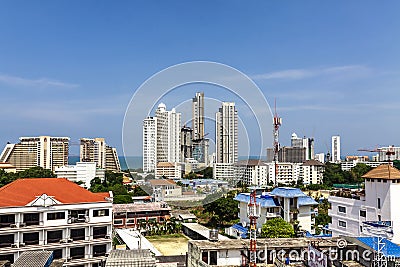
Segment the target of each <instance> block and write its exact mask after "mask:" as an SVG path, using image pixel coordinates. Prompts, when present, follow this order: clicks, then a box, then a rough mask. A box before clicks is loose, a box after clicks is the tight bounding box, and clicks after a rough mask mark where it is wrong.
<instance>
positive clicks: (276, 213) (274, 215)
mask: <svg viewBox="0 0 400 267" xmlns="http://www.w3.org/2000/svg"><path fill="white" fill-rule="evenodd" d="M280 216H281V214H280V213H279V212H267V213H266V214H265V217H266V218H276V217H280Z"/></svg>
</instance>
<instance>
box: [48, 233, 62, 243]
mask: <svg viewBox="0 0 400 267" xmlns="http://www.w3.org/2000/svg"><path fill="white" fill-rule="evenodd" d="M60 239H62V230H57V231H48V232H47V243H57V242H59V241H60Z"/></svg>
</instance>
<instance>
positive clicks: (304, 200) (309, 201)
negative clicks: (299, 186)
mask: <svg viewBox="0 0 400 267" xmlns="http://www.w3.org/2000/svg"><path fill="white" fill-rule="evenodd" d="M297 203H298V204H299V206H311V205H318V203H317V202H316V201H315V200H314V199H313V198H312V197H309V196H302V197H299V198H298V199H297Z"/></svg>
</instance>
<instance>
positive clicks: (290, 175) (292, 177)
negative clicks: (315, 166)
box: [267, 162, 301, 185]
mask: <svg viewBox="0 0 400 267" xmlns="http://www.w3.org/2000/svg"><path fill="white" fill-rule="evenodd" d="M267 165H268V167H269V168H268V172H269V173H268V180H269V181H270V182H272V183H275V181H276V183H277V184H278V185H279V184H284V185H290V184H294V183H297V181H298V180H299V174H300V166H301V163H291V162H277V170H278V175H276V168H275V163H274V162H271V163H267ZM275 176H276V179H275Z"/></svg>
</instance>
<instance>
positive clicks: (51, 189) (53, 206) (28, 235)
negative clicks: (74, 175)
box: [0, 178, 112, 267]
mask: <svg viewBox="0 0 400 267" xmlns="http://www.w3.org/2000/svg"><path fill="white" fill-rule="evenodd" d="M111 234H112V195H111V193H92V192H89V191H87V190H86V189H84V188H82V187H80V186H78V185H77V184H75V183H73V182H70V181H68V180H67V179H61V178H32V179H18V180H16V181H14V182H12V183H10V184H8V185H6V186H3V187H2V188H0V260H9V261H10V262H14V261H15V260H16V259H17V258H18V257H19V256H20V255H21V254H22V253H23V252H25V251H35V250H48V251H52V252H53V257H54V258H55V259H64V260H65V261H66V263H64V266H84V267H93V266H99V265H98V264H99V263H100V262H101V261H102V260H104V259H105V255H106V253H107V252H108V251H109V250H110V249H111V246H112V240H111Z"/></svg>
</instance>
